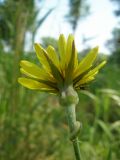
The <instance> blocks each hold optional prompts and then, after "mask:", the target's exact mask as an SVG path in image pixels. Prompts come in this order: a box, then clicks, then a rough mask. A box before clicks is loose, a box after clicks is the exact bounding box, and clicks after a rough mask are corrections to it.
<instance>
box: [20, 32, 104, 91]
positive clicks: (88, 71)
mask: <svg viewBox="0 0 120 160" xmlns="http://www.w3.org/2000/svg"><path fill="white" fill-rule="evenodd" d="M34 48H35V51H36V54H37V57H38V59H39V61H40V63H41V65H42V67H39V66H37V65H35V64H33V63H31V62H29V61H25V60H22V61H21V62H20V66H21V68H20V71H21V73H23V74H24V75H25V76H26V77H22V78H19V79H18V82H19V83H20V84H22V85H23V86H24V87H27V88H29V89H35V90H40V91H45V92H50V93H61V92H62V91H64V90H65V89H66V88H67V87H69V86H70V85H72V86H73V87H74V89H75V90H78V89H81V88H82V87H83V86H85V85H86V84H87V83H88V82H90V81H92V80H93V79H94V78H95V75H96V74H97V73H98V71H99V69H100V68H101V67H103V66H104V64H105V63H106V61H103V62H101V63H100V64H99V65H98V66H95V67H94V66H93V63H94V61H95V59H96V57H97V54H98V47H95V48H93V49H92V50H91V51H90V52H89V53H88V54H87V56H86V57H85V58H83V59H82V61H80V62H78V53H77V51H76V48H75V43H74V37H73V35H71V34H70V35H69V36H68V39H67V40H66V39H65V37H64V35H62V34H61V35H60V37H59V40H58V48H59V53H56V51H55V49H54V48H53V47H52V46H48V47H47V49H44V48H42V46H41V45H39V44H38V43H36V44H35V45H34Z"/></svg>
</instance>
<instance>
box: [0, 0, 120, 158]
mask: <svg viewBox="0 0 120 160" xmlns="http://www.w3.org/2000/svg"><path fill="white" fill-rule="evenodd" d="M54 1H55V0H54ZM54 1H52V0H51V1H50V0H46V1H45V0H36V1H34V0H0V160H73V159H74V154H73V148H72V145H71V142H70V141H69V136H68V128H67V121H66V115H65V111H64V108H62V107H61V106H60V105H59V103H58V98H57V97H56V96H54V95H49V94H46V93H40V92H38V91H31V90H28V89H25V88H23V87H22V86H20V85H19V84H18V83H17V78H18V77H19V76H20V73H19V61H20V60H21V59H26V60H30V61H31V62H34V63H39V62H38V60H37V59H36V55H35V53H34V50H33V43H34V42H35V38H36V35H38V34H39V38H40V42H41V44H42V45H43V46H44V47H46V46H47V45H48V44H52V45H53V46H54V47H55V48H56V49H57V41H56V38H55V37H52V36H51V33H50V35H48V36H46V37H45V36H44V37H43V36H41V35H42V34H41V28H42V25H43V24H45V23H46V21H47V20H48V19H49V16H51V14H52V13H54V14H56V12H57V10H58V7H59V3H60V1H57V0H56V2H57V3H56V4H57V5H53V6H52V5H51V4H52V3H54ZM108 1H109V3H111V5H113V6H114V8H115V9H114V11H113V13H112V14H113V15H114V18H115V19H116V20H117V21H118V25H117V26H116V27H114V28H113V29H112V30H113V32H112V36H111V38H110V39H109V37H108V40H107V41H106V47H107V48H108V49H109V50H108V51H109V54H107V55H106V54H104V53H102V54H99V60H102V59H107V61H108V62H107V65H106V66H105V67H104V68H103V69H102V70H101V72H100V73H99V75H98V76H97V78H96V80H95V81H94V83H92V84H91V85H90V86H87V90H86V91H80V92H79V93H78V94H79V99H80V102H79V104H78V106H77V119H78V120H79V121H81V122H82V124H83V127H82V130H81V132H80V134H79V139H80V147H81V152H82V157H83V160H120V1H119V0H108ZM65 2H66V3H67V6H66V7H67V12H66V13H65V14H63V17H62V18H63V21H64V22H65V23H67V24H68V25H69V27H71V33H73V34H75V33H76V29H77V27H78V25H81V21H80V20H81V19H82V21H87V18H86V17H87V16H90V14H92V13H91V11H90V8H91V7H92V6H91V5H92V4H91V3H89V1H88V0H84V1H83V0H66V1H65ZM45 4H47V7H46V5H45ZM98 6H99V1H98ZM64 7H65V6H63V8H64ZM107 7H109V6H106V8H105V9H107ZM43 10H44V12H42V11H43ZM61 12H62V10H61ZM98 18H99V17H98ZM103 18H104V17H103ZM105 21H107V19H105ZM56 22H57V17H56V18H54V19H53V24H55V23H56ZM78 22H79V23H78ZM94 23H95V22H94ZM48 24H49V23H48ZM93 25H94V24H93ZM101 26H102V27H104V24H101ZM101 26H100V27H101ZM60 27H61V28H62V26H60ZM46 28H48V29H49V28H50V26H49V25H48V26H46ZM88 28H89V25H88ZM38 30H39V32H38ZM45 32H46V31H45ZM51 32H53V30H52V27H51ZM28 34H29V35H30V36H27V35H28ZM67 34H69V33H67ZM79 37H81V35H79ZM87 38H88V39H87ZM93 38H94V37H93ZM76 41H77V40H76ZM87 41H89V37H85V39H83V42H84V43H83V46H82V49H81V50H80V54H79V58H80V59H81V57H83V56H84V54H86V52H87V51H88V50H89V49H90V48H91V47H89V46H88V45H86V43H87ZM94 45H99V43H97V41H96V43H95V44H94ZM26 48H27V49H26Z"/></svg>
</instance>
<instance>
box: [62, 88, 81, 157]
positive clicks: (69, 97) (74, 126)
mask: <svg viewBox="0 0 120 160" xmlns="http://www.w3.org/2000/svg"><path fill="white" fill-rule="evenodd" d="M78 101H79V99H78V95H77V93H76V91H75V90H74V89H73V87H72V86H69V87H68V88H67V89H66V90H64V91H63V92H62V94H61V100H60V102H61V104H62V105H63V106H64V108H65V110H66V113H67V119H68V125H69V129H70V140H71V141H72V143H73V147H74V152H75V157H76V160H81V154H80V147H79V141H78V133H79V131H80V122H78V121H76V113H75V107H76V104H77V103H78Z"/></svg>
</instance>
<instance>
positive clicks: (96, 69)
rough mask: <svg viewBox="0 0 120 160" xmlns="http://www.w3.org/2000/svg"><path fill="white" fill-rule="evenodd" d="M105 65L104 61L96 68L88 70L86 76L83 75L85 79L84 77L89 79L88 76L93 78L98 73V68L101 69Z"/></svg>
mask: <svg viewBox="0 0 120 160" xmlns="http://www.w3.org/2000/svg"><path fill="white" fill-rule="evenodd" d="M105 64H106V61H103V62H101V63H100V64H99V65H98V66H96V67H95V68H94V69H92V70H90V71H89V72H88V73H87V74H86V75H85V78H86V77H89V76H93V75H94V74H95V73H96V72H98V70H99V69H100V68H102V67H103V66H104V65H105Z"/></svg>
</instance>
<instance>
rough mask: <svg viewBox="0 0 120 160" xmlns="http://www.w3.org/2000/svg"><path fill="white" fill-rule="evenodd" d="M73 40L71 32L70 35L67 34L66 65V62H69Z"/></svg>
mask: <svg viewBox="0 0 120 160" xmlns="http://www.w3.org/2000/svg"><path fill="white" fill-rule="evenodd" d="M73 41H74V37H73V35H72V34H70V35H69V36H68V39H67V48H66V65H68V63H69V61H70V58H71V54H72V44H73Z"/></svg>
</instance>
